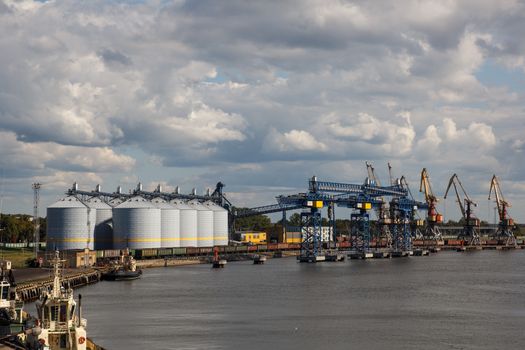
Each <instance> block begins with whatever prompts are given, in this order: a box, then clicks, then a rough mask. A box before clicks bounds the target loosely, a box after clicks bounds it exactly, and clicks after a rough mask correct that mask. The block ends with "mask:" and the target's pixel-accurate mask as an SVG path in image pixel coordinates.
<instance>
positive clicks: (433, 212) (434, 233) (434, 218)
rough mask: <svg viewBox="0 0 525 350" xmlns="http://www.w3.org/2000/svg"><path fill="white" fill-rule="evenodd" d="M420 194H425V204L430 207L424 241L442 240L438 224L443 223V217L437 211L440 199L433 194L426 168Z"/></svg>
mask: <svg viewBox="0 0 525 350" xmlns="http://www.w3.org/2000/svg"><path fill="white" fill-rule="evenodd" d="M419 192H423V193H424V194H425V202H426V203H427V205H428V209H427V223H426V226H425V230H424V232H423V239H431V240H440V239H441V232H440V231H439V228H438V227H437V224H439V223H442V222H443V215H441V214H439V213H438V211H437V209H436V205H437V203H438V198H437V197H436V196H435V195H434V192H432V186H431V185H430V178H429V176H428V172H427V169H426V168H423V170H422V171H421V181H420V184H419Z"/></svg>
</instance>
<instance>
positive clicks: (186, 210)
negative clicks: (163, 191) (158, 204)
mask: <svg viewBox="0 0 525 350" xmlns="http://www.w3.org/2000/svg"><path fill="white" fill-rule="evenodd" d="M170 203H171V205H172V206H173V207H174V208H176V209H178V210H179V213H180V246H181V247H197V210H196V209H194V208H192V207H190V206H189V205H187V204H186V203H184V202H183V201H181V200H178V199H174V200H172V201H171V202H170Z"/></svg>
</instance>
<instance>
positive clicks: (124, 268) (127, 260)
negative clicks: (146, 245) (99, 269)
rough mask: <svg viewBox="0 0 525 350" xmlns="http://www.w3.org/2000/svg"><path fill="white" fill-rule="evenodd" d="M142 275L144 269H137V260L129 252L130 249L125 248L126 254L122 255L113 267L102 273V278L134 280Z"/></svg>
mask: <svg viewBox="0 0 525 350" xmlns="http://www.w3.org/2000/svg"><path fill="white" fill-rule="evenodd" d="M141 275H142V270H141V269H137V262H136V261H135V259H134V258H133V256H131V255H130V254H129V250H127V249H126V250H125V251H124V254H122V255H121V256H120V261H119V263H118V264H116V265H114V266H112V268H111V269H110V270H109V271H108V272H106V273H103V274H102V279H103V280H106V281H124V280H134V279H137V278H139V277H140V276H141Z"/></svg>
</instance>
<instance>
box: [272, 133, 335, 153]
mask: <svg viewBox="0 0 525 350" xmlns="http://www.w3.org/2000/svg"><path fill="white" fill-rule="evenodd" d="M264 149H265V150H266V151H268V152H272V151H276V152H284V153H286V152H292V153H293V152H299V153H300V152H324V151H326V150H327V149H328V147H327V146H326V144H324V143H323V142H320V141H318V140H316V138H315V137H314V136H313V135H312V134H310V133H309V132H308V131H305V130H295V129H294V130H290V131H289V132H285V133H280V132H278V131H277V130H275V129H272V130H271V131H270V132H269V134H268V136H267V137H266V140H265V143H264Z"/></svg>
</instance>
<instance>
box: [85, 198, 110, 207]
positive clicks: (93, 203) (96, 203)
mask: <svg viewBox="0 0 525 350" xmlns="http://www.w3.org/2000/svg"><path fill="white" fill-rule="evenodd" d="M85 203H86V205H87V206H88V207H90V208H91V209H111V206H110V205H109V204H107V203H105V202H103V201H102V200H101V199H100V198H90V199H88V200H87V201H86V202H85Z"/></svg>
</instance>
